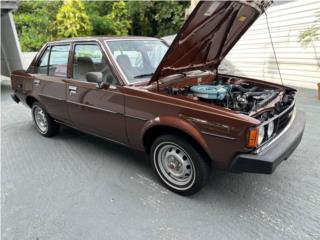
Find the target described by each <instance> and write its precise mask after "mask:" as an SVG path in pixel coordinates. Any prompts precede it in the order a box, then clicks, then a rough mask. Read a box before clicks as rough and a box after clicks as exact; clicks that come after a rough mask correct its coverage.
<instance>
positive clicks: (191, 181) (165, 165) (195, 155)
mask: <svg viewBox="0 0 320 240" xmlns="http://www.w3.org/2000/svg"><path fill="white" fill-rule="evenodd" d="M150 157H151V162H152V166H153V168H154V169H155V171H156V173H157V175H158V176H159V177H160V180H161V181H162V183H163V184H164V185H165V186H166V187H167V188H168V189H170V190H171V191H173V192H176V193H178V194H181V195H191V194H194V193H196V192H198V191H199V190H200V189H201V188H202V187H203V186H204V185H205V183H206V182H207V179H208V176H209V171H210V166H209V164H208V162H207V161H206V159H205V157H204V156H203V154H201V153H200V152H199V150H198V149H196V148H195V147H194V146H193V145H192V144H191V143H189V142H188V141H185V140H184V139H182V138H180V137H178V136H175V135H162V136H160V137H158V138H157V139H156V140H155V141H154V143H153V144H152V147H151V154H150Z"/></svg>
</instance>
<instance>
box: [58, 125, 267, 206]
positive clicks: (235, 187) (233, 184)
mask: <svg viewBox="0 0 320 240" xmlns="http://www.w3.org/2000/svg"><path fill="white" fill-rule="evenodd" d="M56 139H57V140H59V141H60V140H61V141H73V143H74V144H78V143H79V144H81V145H82V144H84V142H85V144H86V147H88V150H87V151H93V152H100V153H102V155H101V156H102V157H104V156H105V157H104V159H106V160H105V167H108V164H109V162H108V161H119V160H120V161H121V163H119V164H125V165H127V166H130V165H131V166H134V167H135V168H136V169H137V171H138V174H141V173H143V176H144V177H146V178H147V179H149V180H150V181H149V182H150V184H157V185H159V190H160V191H166V188H165V187H163V186H161V185H160V181H159V180H158V178H157V176H156V175H155V173H154V172H153V170H152V168H151V164H150V160H149V157H148V155H147V154H145V153H144V152H141V151H137V150H134V149H131V148H128V147H126V146H123V145H120V144H117V143H113V142H110V141H107V140H104V139H101V138H99V137H95V136H92V135H89V134H86V133H83V132H80V131H78V130H75V129H72V128H69V127H62V129H61V131H60V133H59V135H58V136H57V137H56ZM110 156H115V157H113V158H112V157H111V158H110ZM114 159H117V160H114ZM263 184H264V183H263V177H261V176H259V175H255V174H237V173H229V172H225V171H219V170H215V169H212V171H211V174H210V177H209V181H208V184H207V185H206V186H205V188H204V189H203V190H202V191H200V192H199V193H197V194H195V195H193V196H190V197H188V198H186V197H182V196H179V195H177V194H175V193H171V192H168V194H169V195H170V196H172V197H173V198H179V199H180V198H181V199H182V200H183V199H185V200H187V201H189V200H192V201H197V202H208V203H212V201H213V200H215V201H218V202H220V201H221V202H225V203H227V202H229V201H230V204H233V201H234V200H233V199H234V197H237V198H241V199H243V201H244V202H246V201H248V202H250V201H251V200H250V199H251V197H252V196H254V194H255V193H256V191H259V189H261V188H262V185H263Z"/></svg>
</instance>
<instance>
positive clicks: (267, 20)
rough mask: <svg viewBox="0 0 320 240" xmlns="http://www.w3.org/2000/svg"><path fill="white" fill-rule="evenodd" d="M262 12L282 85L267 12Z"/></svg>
mask: <svg viewBox="0 0 320 240" xmlns="http://www.w3.org/2000/svg"><path fill="white" fill-rule="evenodd" d="M264 14H265V15H266V22H267V27H268V32H269V38H270V41H271V46H272V50H273V54H274V57H275V59H276V64H277V68H278V72H279V76H280V80H281V84H282V86H283V79H282V75H281V71H280V66H279V62H278V58H277V54H276V50H275V48H274V44H273V40H272V36H271V31H270V26H269V18H268V14H267V12H264Z"/></svg>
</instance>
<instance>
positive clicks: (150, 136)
mask: <svg viewBox="0 0 320 240" xmlns="http://www.w3.org/2000/svg"><path fill="white" fill-rule="evenodd" d="M163 134H173V135H178V136H182V138H183V139H185V140H187V141H188V142H190V143H192V145H193V146H197V148H198V149H200V152H201V154H203V155H204V157H205V158H206V159H207V160H208V161H209V159H210V154H209V148H208V145H207V142H206V140H205V139H204V137H203V135H202V134H201V133H200V131H199V130H198V129H197V128H196V127H195V126H194V125H192V124H191V123H189V122H187V121H186V120H183V119H180V118H176V117H171V116H165V117H158V118H156V119H154V120H152V121H149V122H148V123H147V124H146V126H145V128H144V130H143V137H142V140H143V146H144V149H145V151H146V152H147V153H150V150H151V146H152V143H153V141H154V140H155V139H156V138H157V137H159V136H160V135H163ZM210 162H211V161H210Z"/></svg>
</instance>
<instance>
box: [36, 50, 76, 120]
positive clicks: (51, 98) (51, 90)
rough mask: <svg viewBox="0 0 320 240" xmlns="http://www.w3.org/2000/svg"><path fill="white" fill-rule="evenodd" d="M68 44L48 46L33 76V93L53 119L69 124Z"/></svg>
mask: <svg viewBox="0 0 320 240" xmlns="http://www.w3.org/2000/svg"><path fill="white" fill-rule="evenodd" d="M69 49H70V44H65V45H54V46H48V47H47V48H46V49H45V50H44V52H43V54H42V56H41V58H40V60H39V62H38V65H37V70H36V73H34V74H33V77H34V79H33V83H32V84H33V86H32V88H33V93H34V94H35V95H36V96H38V98H39V99H40V103H41V104H42V105H43V106H44V107H45V109H46V111H47V112H48V113H49V115H50V116H52V117H53V118H55V119H57V120H60V121H62V122H66V123H68V122H69V119H68V112H67V106H66V91H67V83H66V82H65V81H64V80H65V79H66V78H67V65H68V56H69Z"/></svg>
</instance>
